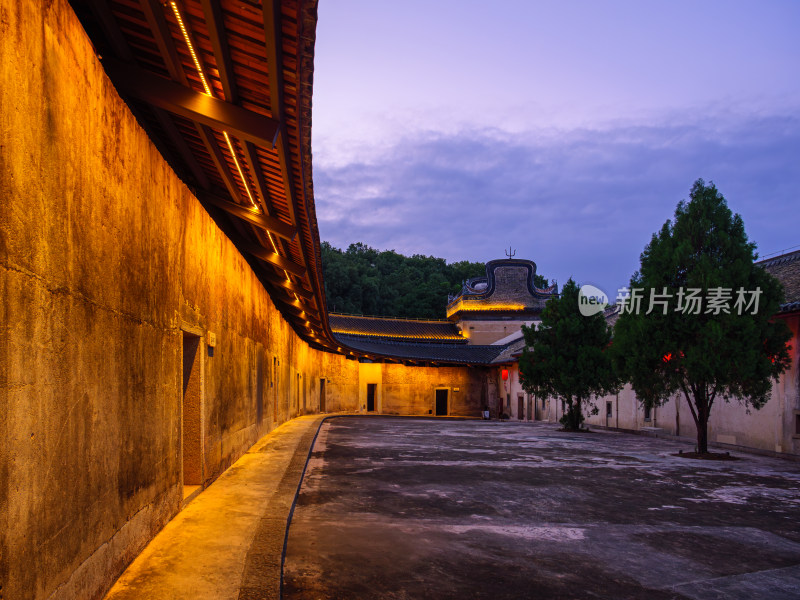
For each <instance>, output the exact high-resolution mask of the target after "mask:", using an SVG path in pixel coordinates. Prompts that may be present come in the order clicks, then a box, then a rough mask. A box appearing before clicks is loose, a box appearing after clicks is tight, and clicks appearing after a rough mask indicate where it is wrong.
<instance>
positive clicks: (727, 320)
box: [613, 179, 791, 453]
mask: <svg viewBox="0 0 800 600" xmlns="http://www.w3.org/2000/svg"><path fill="white" fill-rule="evenodd" d="M755 258H756V255H755V244H753V243H751V242H749V241H748V239H747V235H746V234H745V229H744V223H743V221H742V218H741V217H740V216H739V215H738V214H737V215H734V214H732V213H731V211H730V209H729V208H728V205H727V202H726V201H725V198H724V197H723V196H722V194H720V193H719V191H718V190H717V188H716V187H715V186H714V184H713V183H712V184H709V185H706V184H705V182H704V181H703V180H702V179H698V180H697V181H696V182H695V184H694V186H693V187H692V190H691V195H690V200H689V202H686V201H682V202H680V203H679V204H678V207H677V209H676V210H675V219H674V221H667V222H666V223H665V224H664V226H663V227H662V228H661V231H659V232H658V233H656V234H654V235H653V238H652V240H651V241H650V243H649V244H648V245H647V247H646V248H645V249H644V252H642V255H641V267H640V269H639V271H638V272H637V273H635V274H634V275H633V277H632V279H631V282H630V289H631V293H630V294H629V297H628V298H627V300H626V301H625V303H624V310H623V314H621V316H620V318H619V320H618V321H617V324H616V326H615V330H614V345H613V348H614V355H615V358H616V361H615V362H616V363H617V366H618V367H619V371H620V373H621V374H622V375H623V376H624V377H625V378H626V379H628V380H629V381H630V382H631V385H632V387H633V389H634V391H635V392H636V395H637V396H638V397H639V399H640V400H641V402H642V403H643V404H644V405H645V406H650V407H652V406H656V405H659V404H663V403H664V402H666V401H667V400H668V399H669V398H670V397H671V396H672V395H674V394H676V393H678V392H680V393H681V394H683V396H684V397H685V398H686V401H687V402H688V403H689V408H690V409H691V413H692V417H693V418H694V422H695V425H696V426H697V451H698V452H699V453H706V452H707V451H708V419H709V415H710V414H711V408H712V406H713V405H714V403H715V402H716V401H718V400H719V399H723V400H724V401H726V402H727V401H729V400H730V399H732V398H737V399H739V400H740V401H741V402H743V403H745V404H746V405H749V406H752V407H753V408H755V409H759V408H761V407H762V406H763V405H764V404H765V403H766V402H767V400H768V398H769V394H770V389H771V382H772V380H773V379H774V380H777V378H778V376H779V375H780V373H781V372H782V371H784V370H785V369H786V368H787V367H788V366H789V364H790V363H789V360H790V359H789V353H788V350H787V348H786V341H787V340H788V339H789V338H790V335H791V334H790V332H789V330H788V328H787V327H786V325H785V324H784V323H783V322H782V321H776V320H774V319H773V318H772V317H773V315H775V313H776V312H777V311H778V306H779V304H780V302H781V299H782V297H783V291H782V288H781V285H780V283H779V282H778V281H777V280H776V279H775V278H774V277H772V276H771V275H770V274H769V273H767V272H766V271H765V270H764V269H762V268H760V267H758V266H757V265H755V264H754V260H755ZM638 290H641V292H638ZM637 296H638V297H640V300H638V301H637V300H635V298H636V297H637ZM651 298H652V299H653V300H656V301H657V302H656V303H655V304H652V306H651ZM637 302H638V303H641V305H640V307H639V310H638V311H637V310H636V309H637V306H636V304H637ZM740 313H741V314H740Z"/></svg>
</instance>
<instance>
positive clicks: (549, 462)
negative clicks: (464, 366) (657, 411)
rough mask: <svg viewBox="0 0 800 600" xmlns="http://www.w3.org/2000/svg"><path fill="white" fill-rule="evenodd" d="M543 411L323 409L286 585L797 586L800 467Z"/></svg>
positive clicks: (556, 590) (744, 590) (348, 590)
mask: <svg viewBox="0 0 800 600" xmlns="http://www.w3.org/2000/svg"><path fill="white" fill-rule="evenodd" d="M681 448H683V449H684V450H689V448H684V447H683V446H682V445H681V444H680V443H678V442H672V441H666V440H659V439H653V438H648V437H642V436H634V435H629V434H623V433H612V432H596V433H589V434H568V433H563V432H559V431H557V430H556V428H555V427H554V426H552V425H549V424H528V423H523V424H520V423H500V422H484V421H465V422H458V421H439V420H435V419H416V420H411V419H392V418H367V419H365V418H357V417H355V418H350V417H345V418H337V419H333V420H331V421H328V422H326V423H325V424H324V425H323V427H322V430H321V431H320V434H319V437H318V440H317V444H316V445H315V448H314V451H313V453H312V457H311V460H310V462H309V464H308V468H307V470H306V475H305V479H304V482H303V486H302V488H301V493H300V495H299V498H298V503H297V506H296V508H295V512H294V516H293V519H292V523H291V526H290V530H289V540H288V547H287V555H286V563H285V568H284V578H283V581H284V597H285V598H292V599H298V598H493V599H496V598H643V599H644V598H647V599H651V598H652V599H656V598H692V599H700V598H702V599H706V598H726V599H730V598H734V599H737V598H741V599H745V598H748V599H750V598H758V597H764V598H767V597H768V598H771V599H779V598H800V522H799V521H798V517H799V516H800V464H798V463H795V462H789V461H785V460H780V459H773V458H766V457H760V456H754V455H746V454H738V455H737V456H739V457H740V458H741V459H740V460H738V461H734V462H711V461H696V460H687V459H682V458H678V457H675V456H672V454H674V453H676V452H677V451H678V450H679V449H681Z"/></svg>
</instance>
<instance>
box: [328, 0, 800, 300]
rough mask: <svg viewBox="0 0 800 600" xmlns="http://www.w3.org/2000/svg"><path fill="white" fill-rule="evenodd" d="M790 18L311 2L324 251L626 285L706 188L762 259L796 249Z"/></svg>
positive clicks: (764, 7) (799, 8) (696, 7)
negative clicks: (513, 258)
mask: <svg viewBox="0 0 800 600" xmlns="http://www.w3.org/2000/svg"><path fill="white" fill-rule="evenodd" d="M798 19H800V3H798V2H796V1H795V0H770V1H769V2H754V1H752V0H735V1H732V0H707V1H704V2H700V3H698V2H696V1H694V0H674V1H671V2H667V3H664V2H661V3H655V2H640V1H638V0H609V1H607V2H596V1H595V0H574V1H571V2H536V1H533V2H532V1H530V0H503V2H496V3H493V2H488V3H487V2H481V1H478V0H437V2H429V1H427V0H405V1H404V2H375V1H374V0H339V1H337V2H331V3H321V6H320V9H319V23H318V27H317V45H316V58H315V72H314V125H313V135H314V139H313V151H314V182H315V185H314V189H315V198H316V206H317V214H318V218H319V226H320V234H321V236H322V239H325V240H328V241H330V242H331V243H333V244H334V245H337V246H340V247H347V246H348V245H349V244H350V243H353V242H364V243H367V244H369V245H371V246H373V247H376V248H379V249H395V250H397V251H398V252H403V253H406V254H414V253H421V254H429V255H434V256H442V257H444V258H447V259H448V260H451V261H453V260H461V259H469V260H479V261H486V260H490V259H493V258H500V257H502V256H503V249H504V248H508V245H509V244H511V245H512V246H513V247H514V248H516V249H517V256H518V257H524V258H530V259H533V260H534V261H536V262H537V264H538V266H539V271H540V272H541V273H542V274H544V275H546V276H548V277H550V278H556V279H558V281H559V282H561V283H563V282H564V281H565V280H566V278H567V277H569V276H574V277H575V278H576V279H577V280H579V281H581V282H585V283H595V284H597V285H599V286H600V287H603V288H609V290H608V291H611V290H613V289H616V288H617V287H618V286H620V285H622V284H624V283H626V282H627V281H628V280H629V278H630V275H631V274H632V272H633V271H634V270H635V269H636V268H637V267H638V263H639V260H638V258H639V254H640V252H641V251H642V249H643V248H644V246H645V244H646V243H647V242H648V241H649V240H650V236H651V235H652V233H653V232H655V231H656V230H658V229H659V228H660V226H661V225H662V224H663V223H664V221H666V220H667V219H668V218H670V217H672V215H673V213H674V210H675V205H676V204H677V203H678V202H679V201H680V200H682V199H685V198H687V197H688V193H689V189H690V188H691V185H692V183H693V182H694V181H695V180H696V179H697V178H700V177H702V178H703V179H705V180H706V181H714V182H715V183H716V184H717V186H718V188H719V189H720V190H721V191H722V193H723V194H724V195H725V197H726V198H727V199H728V202H729V204H730V206H731V208H732V209H733V210H734V211H736V212H739V213H741V214H742V216H743V218H744V221H745V225H746V227H747V230H748V233H749V235H750V237H751V239H753V240H755V241H756V242H757V243H758V245H759V249H760V251H761V252H762V253H769V252H772V251H776V250H781V249H784V248H788V247H790V246H794V245H796V244H800V235H798V234H797V228H796V225H795V219H794V215H795V213H796V211H797V206H798V204H800V194H798V190H800V169H798V161H799V159H800V123H799V122H798V119H800V117H798V115H800V110H799V109H800V78H798V77H797V76H796V75H795V74H796V73H797V71H798V57H800V36H798V35H797V31H796V29H797V27H796V24H797V23H798Z"/></svg>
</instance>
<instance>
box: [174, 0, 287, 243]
mask: <svg viewBox="0 0 800 600" xmlns="http://www.w3.org/2000/svg"><path fill="white" fill-rule="evenodd" d="M169 5H170V7H171V8H172V12H173V14H174V15H175V20H176V21H177V22H178V27H180V30H181V33H182V34H183V40H184V41H185V42H186V47H187V48H189V54H190V55H191V56H192V60H193V61H194V67H195V69H197V75H198V76H199V77H200V82H201V83H202V84H203V89H204V90H205V93H206V95H207V96H211V97H212V98H213V97H214V94H213V93H212V91H211V86H210V85H208V79H206V74H205V72H204V71H203V66H202V65H201V64H200V58H199V57H198V56H197V52H195V51H194V44H192V38H191V37H190V36H189V31H188V30H187V29H186V25H185V24H184V22H183V17H182V16H181V11H180V9H179V8H178V4H177V2H174V1H171V2H170V3H169ZM222 135H223V136H225V141H226V142H227V143H228V150H229V151H230V153H231V156H232V157H233V164H234V165H236V170H237V171H238V172H239V178H240V179H241V180H242V184H243V185H244V190H245V192H247V197H248V198H249V199H250V204H252V205H253V208H255V209H256V210H257V209H258V204H256V201H255V200H254V199H253V194H252V193H251V192H250V186H249V185H247V179H246V178H245V176H244V172H243V171H242V167H241V165H240V164H239V158H238V157H237V155H236V151H235V150H234V148H233V143H232V142H231V138H230V137H229V136H228V132H227V131H223V132H222ZM267 235H269V241H270V242H271V243H272V248H273V249H274V250H275V252H276V253H277V252H278V249H277V248H275V242H274V241H273V240H272V235H271V234H270V233H269V232H267Z"/></svg>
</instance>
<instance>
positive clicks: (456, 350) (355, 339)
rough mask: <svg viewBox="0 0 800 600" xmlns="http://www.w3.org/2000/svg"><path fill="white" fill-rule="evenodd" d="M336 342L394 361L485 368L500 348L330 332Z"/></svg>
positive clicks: (502, 348)
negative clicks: (375, 337) (402, 340)
mask: <svg viewBox="0 0 800 600" xmlns="http://www.w3.org/2000/svg"><path fill="white" fill-rule="evenodd" d="M334 337H336V339H337V340H339V342H340V343H341V344H342V345H344V346H347V347H348V348H352V349H353V350H355V351H357V352H362V353H364V354H367V355H375V356H376V357H384V358H391V359H395V360H409V361H419V362H435V363H438V364H445V365H446V364H462V365H463V364H469V365H488V364H490V363H491V362H492V361H493V360H494V359H495V358H496V357H497V355H498V354H500V352H502V351H503V350H504V346H470V345H461V344H432V343H410V342H401V341H395V340H388V339H385V338H377V339H374V340H373V339H367V338H364V337H360V336H353V335H342V334H337V333H334Z"/></svg>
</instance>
